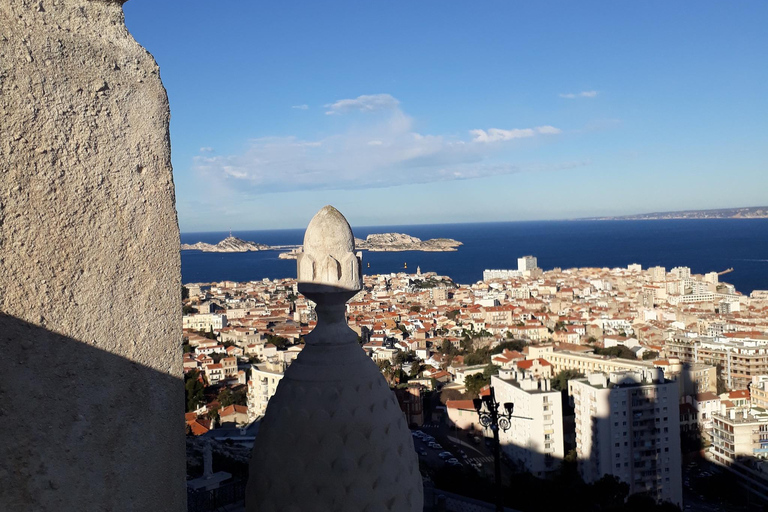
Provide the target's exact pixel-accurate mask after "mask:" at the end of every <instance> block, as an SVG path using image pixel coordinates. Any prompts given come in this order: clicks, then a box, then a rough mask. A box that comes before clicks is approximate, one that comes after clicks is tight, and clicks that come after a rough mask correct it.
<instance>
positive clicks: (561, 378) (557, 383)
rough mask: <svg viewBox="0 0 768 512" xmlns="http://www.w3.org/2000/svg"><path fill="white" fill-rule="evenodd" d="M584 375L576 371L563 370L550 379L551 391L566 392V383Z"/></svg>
mask: <svg viewBox="0 0 768 512" xmlns="http://www.w3.org/2000/svg"><path fill="white" fill-rule="evenodd" d="M583 376H584V375H583V374H582V373H580V372H578V371H577V370H563V371H561V372H560V373H558V374H557V375H555V377H554V378H553V379H552V389H556V390H557V391H568V381H569V380H571V379H579V378H581V377H583Z"/></svg>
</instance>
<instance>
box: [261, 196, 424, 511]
mask: <svg viewBox="0 0 768 512" xmlns="http://www.w3.org/2000/svg"><path fill="white" fill-rule="evenodd" d="M360 266H361V261H360V257H359V256H358V255H356V254H355V239H354V236H353V235H352V229H351V228H350V227H349V224H348V223H347V221H346V219H345V218H344V216H343V215H342V214H341V213H339V211H338V210H336V209H335V208H333V207H332V206H326V207H324V208H323V209H322V210H320V211H319V212H318V213H317V215H315V217H314V218H313V219H312V221H311V222H310V223H309V226H308V227H307V231H306V234H305V236H304V252H303V253H301V254H300V255H299V257H298V260H297V270H298V275H299V279H298V281H299V286H298V288H299V291H300V292H301V293H302V294H304V295H305V296H307V298H309V299H311V300H312V301H314V302H315V303H316V304H317V306H316V312H317V317H318V321H317V327H316V328H315V329H314V330H313V331H312V332H311V333H310V334H309V335H307V336H306V337H305V341H306V346H305V348H304V349H303V350H302V351H301V353H300V354H299V356H298V358H297V359H296V361H294V363H293V364H292V365H291V366H290V367H289V368H288V369H287V370H286V372H285V376H284V377H283V379H282V380H281V381H280V385H279V386H278V388H277V392H276V393H275V396H274V397H273V398H272V399H271V400H270V402H269V405H268V407H267V411H266V415H265V417H264V420H263V421H262V425H261V427H260V429H259V434H258V436H257V438H256V442H255V446H254V449H253V456H252V459H251V468H250V478H249V481H248V488H247V491H246V510H247V511H248V512H256V511H258V512H270V511H274V512H277V511H281V512H282V511H297V512H298V511H331V510H333V511H348V512H361V511H374V510H375V511H392V512H395V511H396V512H417V511H419V512H420V511H421V510H422V506H423V504H422V502H423V496H422V481H421V475H420V473H419V468H418V460H417V457H416V453H415V451H414V449H413V440H412V438H411V435H410V432H409V430H408V426H407V425H406V423H405V417H404V415H403V413H402V411H401V410H400V408H399V406H398V403H397V400H396V398H395V396H394V394H393V393H392V391H391V390H390V389H389V386H388V385H387V383H386V381H385V380H384V377H383V376H382V375H381V373H380V372H379V370H378V368H377V366H376V365H375V364H374V363H373V361H372V360H371V359H370V358H369V357H368V356H366V354H365V352H364V351H363V350H362V349H361V348H360V345H359V343H358V341H357V335H356V334H355V332H354V331H352V330H351V329H350V328H349V326H347V324H346V307H345V303H346V301H348V300H349V299H350V298H351V297H352V296H354V295H355V294H356V293H357V292H358V291H359V290H360V289H361V288H362V275H361V274H362V273H361V271H360Z"/></svg>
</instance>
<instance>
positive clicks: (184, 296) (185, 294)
mask: <svg viewBox="0 0 768 512" xmlns="http://www.w3.org/2000/svg"><path fill="white" fill-rule="evenodd" d="M188 298H189V288H187V287H186V286H184V285H181V300H187V299H188Z"/></svg>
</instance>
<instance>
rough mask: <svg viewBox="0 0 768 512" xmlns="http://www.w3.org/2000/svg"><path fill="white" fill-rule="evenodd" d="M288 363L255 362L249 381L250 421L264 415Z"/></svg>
mask: <svg viewBox="0 0 768 512" xmlns="http://www.w3.org/2000/svg"><path fill="white" fill-rule="evenodd" d="M285 368H286V364H285V363H284V362H282V361H278V362H270V361H268V362H266V363H261V364H255V365H253V366H252V367H251V380H250V381H249V382H248V418H249V420H250V421H253V420H255V419H256V418H258V417H259V416H263V415H264V413H265V412H266V411H267V404H269V400H270V399H271V398H272V397H273V396H274V395H275V391H277V385H278V384H279V383H280V380H281V379H282V378H283V374H284V373H285Z"/></svg>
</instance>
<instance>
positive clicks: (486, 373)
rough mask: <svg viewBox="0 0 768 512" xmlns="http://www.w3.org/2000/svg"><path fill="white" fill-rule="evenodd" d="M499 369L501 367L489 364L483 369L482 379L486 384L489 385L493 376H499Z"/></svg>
mask: <svg viewBox="0 0 768 512" xmlns="http://www.w3.org/2000/svg"><path fill="white" fill-rule="evenodd" d="M499 368H501V367H500V366H497V365H495V364H491V363H489V364H488V366H486V367H485V370H483V378H484V379H486V380H487V381H488V384H490V383H491V377H492V376H493V375H498V374H499Z"/></svg>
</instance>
